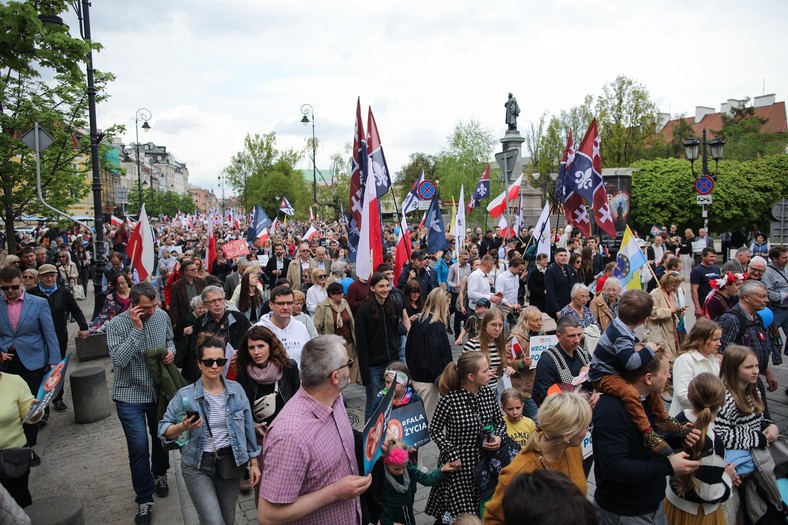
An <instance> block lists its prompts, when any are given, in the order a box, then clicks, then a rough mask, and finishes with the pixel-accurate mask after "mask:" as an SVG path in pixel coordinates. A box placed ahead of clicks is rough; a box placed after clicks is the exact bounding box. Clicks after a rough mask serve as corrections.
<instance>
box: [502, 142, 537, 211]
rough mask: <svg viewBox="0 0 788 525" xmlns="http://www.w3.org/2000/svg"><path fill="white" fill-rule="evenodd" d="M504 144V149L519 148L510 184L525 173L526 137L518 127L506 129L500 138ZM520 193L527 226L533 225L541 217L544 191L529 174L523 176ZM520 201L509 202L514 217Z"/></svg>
mask: <svg viewBox="0 0 788 525" xmlns="http://www.w3.org/2000/svg"><path fill="white" fill-rule="evenodd" d="M500 140H501V144H502V145H503V151H508V150H510V149H515V150H517V156H516V158H515V161H514V167H513V168H512V171H511V172H510V173H511V176H510V177H509V184H511V183H512V182H513V181H514V180H515V179H516V178H517V177H519V176H520V174H521V173H523V149H522V148H523V142H525V138H523V137H522V135H520V132H519V131H518V130H516V129H509V130H506V133H505V134H504V136H503V138H501V139H500ZM520 195H521V196H522V198H523V222H524V225H525V226H529V225H530V226H533V225H535V224H536V221H537V220H538V219H539V214H540V213H542V207H543V204H542V192H541V191H540V190H538V189H535V188H534V187H533V186H531V183H530V182H529V179H528V177H527V176H525V177H523V182H522V184H521V185H520ZM518 204H519V202H518V201H512V202H510V203H509V211H510V213H511V214H512V216H513V217H514V216H515V215H516V214H517V207H518Z"/></svg>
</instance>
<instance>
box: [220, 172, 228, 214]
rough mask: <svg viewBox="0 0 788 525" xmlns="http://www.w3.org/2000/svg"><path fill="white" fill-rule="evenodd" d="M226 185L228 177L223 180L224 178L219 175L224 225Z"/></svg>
mask: <svg viewBox="0 0 788 525" xmlns="http://www.w3.org/2000/svg"><path fill="white" fill-rule="evenodd" d="M226 185H227V175H225V176H224V178H222V176H221V175H219V186H221V187H222V224H224V216H225V215H224V213H225V204H224V187H225V186H226Z"/></svg>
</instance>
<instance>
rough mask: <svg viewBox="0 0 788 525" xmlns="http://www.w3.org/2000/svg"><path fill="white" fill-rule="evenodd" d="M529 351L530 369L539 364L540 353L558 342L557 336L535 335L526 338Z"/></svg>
mask: <svg viewBox="0 0 788 525" xmlns="http://www.w3.org/2000/svg"><path fill="white" fill-rule="evenodd" d="M528 344H529V353H530V354H531V366H530V367H528V368H529V369H530V370H534V369H535V368H536V365H537V364H539V359H540V358H541V357H542V353H543V352H544V351H545V350H547V349H548V348H550V347H552V346H555V345H557V344H558V337H556V336H554V335H535V336H533V337H531V338H530V339H529V340H528Z"/></svg>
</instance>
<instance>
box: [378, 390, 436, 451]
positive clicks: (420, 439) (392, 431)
mask: <svg viewBox="0 0 788 525" xmlns="http://www.w3.org/2000/svg"><path fill="white" fill-rule="evenodd" d="M387 435H388V436H390V437H392V438H394V439H396V440H397V441H402V442H403V443H405V444H406V445H407V446H409V447H413V448H419V447H420V446H422V445H424V444H425V443H429V441H430V434H429V432H428V429H427V415H426V414H425V412H424V403H422V402H421V401H416V402H415V403H408V404H407V405H405V406H401V407H395V408H394V409H393V410H392V411H391V419H390V420H389V424H388V431H387Z"/></svg>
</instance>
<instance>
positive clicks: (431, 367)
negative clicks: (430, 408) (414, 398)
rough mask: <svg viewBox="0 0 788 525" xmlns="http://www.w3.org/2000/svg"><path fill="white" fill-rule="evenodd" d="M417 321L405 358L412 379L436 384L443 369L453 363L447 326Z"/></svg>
mask: <svg viewBox="0 0 788 525" xmlns="http://www.w3.org/2000/svg"><path fill="white" fill-rule="evenodd" d="M431 320H432V317H428V318H427V319H425V320H424V321H421V320H418V319H417V320H416V321H414V322H413V323H412V324H411V325H410V332H408V339H407V342H406V343H405V358H406V360H407V363H408V370H409V371H410V377H411V379H413V380H414V381H418V382H420V383H434V382H435V380H436V379H438V376H439V375H441V373H442V372H443V369H444V368H445V367H446V365H448V364H449V363H451V362H452V355H451V346H450V345H449V338H448V337H447V336H446V325H445V324H443V323H442V322H440V321H437V322H434V323H430V322H429V321H431Z"/></svg>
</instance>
